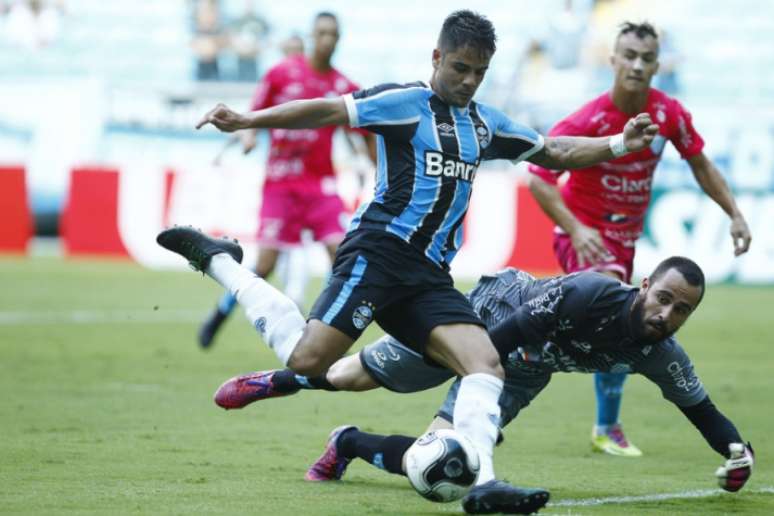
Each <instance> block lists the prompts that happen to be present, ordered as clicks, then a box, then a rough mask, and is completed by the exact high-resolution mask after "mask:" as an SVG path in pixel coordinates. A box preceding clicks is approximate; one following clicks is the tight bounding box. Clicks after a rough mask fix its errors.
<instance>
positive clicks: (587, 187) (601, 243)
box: [529, 22, 750, 457]
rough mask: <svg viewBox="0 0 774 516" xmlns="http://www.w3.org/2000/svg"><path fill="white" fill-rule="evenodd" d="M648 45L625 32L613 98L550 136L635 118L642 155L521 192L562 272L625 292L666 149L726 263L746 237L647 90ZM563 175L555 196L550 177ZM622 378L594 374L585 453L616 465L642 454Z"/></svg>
mask: <svg viewBox="0 0 774 516" xmlns="http://www.w3.org/2000/svg"><path fill="white" fill-rule="evenodd" d="M658 54H659V41H658V35H657V33H656V31H655V29H654V28H653V26H651V25H650V24H648V23H642V24H634V23H631V22H626V23H624V24H623V25H622V26H621V30H620V32H619V33H618V36H617V38H616V43H615V48H614V52H613V55H612V56H611V58H610V61H611V64H612V66H613V71H614V74H615V79H614V83H613V89H612V91H610V92H606V93H604V94H603V95H600V96H599V97H597V98H596V99H594V100H592V101H591V102H589V103H587V104H585V105H584V106H582V107H581V108H580V109H579V110H578V111H576V112H575V113H573V114H571V115H570V116H568V117H567V118H565V119H564V120H561V121H560V122H559V123H557V124H556V125H555V126H554V127H553V128H552V129H551V131H550V136H605V135H613V134H616V133H619V132H621V130H622V129H623V126H624V124H626V122H627V120H629V119H630V118H631V117H632V116H634V115H635V114H637V113H640V112H645V113H648V114H650V116H651V118H652V119H653V120H654V122H656V123H657V124H658V125H659V134H658V135H657V136H656V138H655V139H654V141H653V143H652V144H651V145H650V148H648V149H646V150H643V151H640V152H634V153H630V154H627V155H625V156H623V157H620V158H618V159H614V160H612V161H608V162H605V163H601V164H599V165H596V166H593V167H588V168H584V169H582V170H547V169H545V168H542V167H539V166H536V165H531V166H530V168H529V170H530V172H532V175H531V176H530V190H531V191H532V193H533V195H534V196H535V198H536V199H537V201H538V202H539V203H540V205H541V207H542V208H543V210H544V211H545V212H546V214H548V216H549V217H551V219H552V220H553V221H554V222H555V223H556V230H555V236H554V252H555V254H556V257H557V259H558V261H559V263H560V264H561V266H562V268H563V269H564V271H565V272H568V273H569V272H575V271H580V270H587V269H592V270H597V271H599V272H602V273H604V274H608V275H611V276H614V277H617V278H619V279H620V280H622V281H625V282H627V283H630V282H631V275H632V264H633V261H634V249H635V244H636V242H637V239H638V238H639V237H640V235H641V234H642V229H643V221H644V218H645V212H646V210H647V208H648V203H649V202H650V194H651V184H652V181H653V172H654V171H655V169H656V165H658V162H659V159H660V158H661V153H662V151H663V150H664V146H665V145H666V142H667V141H670V142H672V145H674V146H675V148H676V149H677V151H678V152H679V153H680V156H682V158H683V159H685V160H686V161H687V162H688V164H689V166H690V167H691V171H692V172H693V175H694V177H695V178H696V181H697V183H698V184H699V186H700V187H701V189H702V190H703V191H704V192H705V193H706V194H707V195H709V196H710V197H711V198H712V199H713V200H714V201H715V202H716V203H717V204H718V205H719V206H720V207H721V208H722V209H723V211H725V212H726V213H727V214H728V216H729V217H730V219H731V237H732V238H733V245H734V253H735V254H736V255H737V256H738V255H740V254H742V253H745V252H746V251H747V250H748V248H749V246H750V231H749V229H748V227H747V223H746V222H745V219H744V216H743V215H742V213H741V212H740V211H739V208H737V206H736V202H735V201H734V197H733V195H732V194H731V191H730V190H729V188H728V185H727V184H726V182H725V181H724V180H723V177H722V176H721V174H720V172H719V171H718V169H717V168H716V167H715V165H714V164H713V163H712V162H711V161H710V160H709V159H708V158H707V156H706V155H705V154H704V153H703V152H702V149H703V147H704V141H703V140H702V138H701V136H700V135H699V133H698V132H696V129H694V127H693V123H692V121H691V115H690V113H689V112H688V111H687V110H686V109H685V108H684V107H683V106H682V105H681V104H680V102H678V101H677V100H676V99H673V98H671V97H669V96H667V95H666V94H665V93H663V92H661V91H659V90H656V89H654V88H651V87H650V82H651V79H652V78H653V76H654V75H655V74H656V72H657V71H658V65H659V61H658ZM564 173H568V174H569V177H568V178H567V181H566V182H565V183H564V185H562V186H561V187H560V186H558V183H557V180H558V178H559V176H561V175H562V174H564ZM626 374H627V371H626V370H621V371H620V372H618V373H597V374H595V379H594V383H595V388H596V395H597V424H596V425H595V427H594V432H593V435H592V446H593V449H594V450H595V451H600V452H606V453H610V454H613V455H621V456H631V457H636V456H640V455H641V454H642V452H641V451H640V450H639V449H637V447H635V446H634V445H632V444H631V443H629V442H628V440H627V439H626V437H625V436H624V434H623V431H622V428H621V424H620V422H619V413H620V407H621V396H622V391H623V384H624V381H625V380H626Z"/></svg>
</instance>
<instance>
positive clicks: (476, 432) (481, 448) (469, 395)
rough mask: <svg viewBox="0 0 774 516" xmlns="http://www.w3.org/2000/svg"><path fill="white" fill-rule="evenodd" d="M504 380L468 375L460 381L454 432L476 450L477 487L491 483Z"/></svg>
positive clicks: (477, 374) (482, 374) (455, 408)
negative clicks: (478, 463)
mask: <svg viewBox="0 0 774 516" xmlns="http://www.w3.org/2000/svg"><path fill="white" fill-rule="evenodd" d="M502 391H503V381H502V380H501V379H499V378H497V377H496V376H493V375H491V374H486V373H475V374H469V375H467V376H464V377H463V378H462V381H461V382H460V389H459V392H458V393H457V401H456V402H455V403H454V416H453V417H454V429H455V430H457V431H458V432H459V433H461V434H462V435H464V436H465V437H467V438H468V439H470V441H471V442H472V443H473V446H475V447H476V451H478V459H479V462H480V464H481V469H480V470H479V474H478V479H477V480H476V485H481V484H485V483H487V482H489V481H490V480H493V479H494V478H495V475H494V460H493V458H492V455H493V454H494V446H495V442H496V441H497V433H498V429H499V428H498V427H499V424H500V405H499V403H498V401H499V399H500V394H501V393H502Z"/></svg>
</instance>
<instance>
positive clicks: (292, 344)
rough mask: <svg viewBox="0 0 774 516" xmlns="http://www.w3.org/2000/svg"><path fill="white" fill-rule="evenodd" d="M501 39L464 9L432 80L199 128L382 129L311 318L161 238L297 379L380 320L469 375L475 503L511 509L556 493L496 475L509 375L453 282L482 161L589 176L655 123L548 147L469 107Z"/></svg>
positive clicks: (189, 244)
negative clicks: (223, 295)
mask: <svg viewBox="0 0 774 516" xmlns="http://www.w3.org/2000/svg"><path fill="white" fill-rule="evenodd" d="M495 41H496V37H495V31H494V27H493V26H492V24H491V22H490V21H489V20H487V19H486V18H484V17H483V16H481V15H479V14H476V13H473V12H471V11H467V10H465V11H457V12H454V13H452V14H451V15H450V16H448V17H447V18H446V20H445V21H444V23H443V26H442V28H441V33H440V36H439V38H438V44H437V46H436V48H435V49H434V50H433V53H432V65H433V73H432V76H431V79H430V82H429V83H427V84H426V83H424V82H415V83H411V84H405V85H398V84H385V85H382V86H378V87H375V88H371V89H366V90H361V91H358V92H355V93H354V94H351V95H344V96H341V97H336V98H320V99H313V100H298V101H293V102H289V103H286V104H281V105H278V106H274V107H271V108H268V109H263V110H259V111H255V112H251V113H245V114H240V113H237V112H235V111H233V110H231V109H229V108H228V107H227V106H225V105H223V104H218V105H217V106H215V107H214V108H213V109H212V110H210V111H209V112H208V113H206V114H205V115H204V117H203V118H202V120H201V121H200V122H199V124H198V125H197V127H198V128H201V127H202V126H204V125H206V124H212V125H213V126H215V127H216V128H218V129H220V130H222V131H226V132H231V131H237V130H242V129H251V128H286V129H298V128H312V127H322V126H326V125H349V126H351V127H361V128H363V129H365V130H367V131H371V132H373V133H375V134H376V135H377V151H378V152H377V157H378V159H377V181H376V191H375V195H374V199H373V201H371V202H370V203H367V204H364V205H363V206H362V207H361V209H360V210H358V213H357V214H356V216H355V218H354V219H353V221H352V223H351V225H350V227H349V231H348V233H347V235H346V236H345V239H344V241H343V242H342V244H341V246H340V247H339V249H338V251H337V253H336V260H335V262H334V264H333V272H332V275H331V277H330V280H329V282H328V284H327V286H326V288H325V290H324V291H323V293H322V294H321V295H320V297H319V298H318V299H317V302H316V303H315V305H314V307H313V308H312V311H311V313H310V317H309V321H308V322H307V321H306V320H305V319H304V317H303V316H302V315H301V313H300V312H299V311H298V309H297V308H296V306H295V304H294V303H293V302H292V301H290V300H289V299H288V298H287V297H286V296H284V295H283V294H282V293H281V292H279V291H277V290H276V289H274V288H273V287H272V286H271V285H269V284H268V283H267V282H266V281H264V280H263V279H261V278H258V277H256V276H255V275H254V274H253V273H251V272H249V271H248V270H247V269H245V268H243V267H241V266H240V265H239V263H238V262H239V260H237V259H235V258H240V259H241V250H240V249H238V248H237V247H235V246H234V245H233V244H230V243H227V242H218V241H216V240H213V239H210V238H209V237H207V236H206V235H203V234H201V233H199V232H197V231H195V230H192V229H190V228H172V229H169V230H165V231H163V232H161V233H160V234H159V236H158V238H157V240H158V242H159V244H160V245H162V246H164V247H166V248H167V249H170V250H172V251H174V252H177V253H179V254H181V255H182V256H184V257H185V258H187V259H188V260H189V262H190V263H191V264H192V265H193V266H194V268H195V269H198V270H202V271H204V272H205V273H206V274H207V275H209V276H210V277H212V278H213V279H214V280H215V281H217V282H219V283H220V284H221V285H222V286H224V287H225V288H227V289H228V290H229V291H230V292H232V293H233V294H234V295H235V296H236V298H237V301H238V302H239V303H240V304H241V305H242V306H243V307H244V308H245V311H246V313H247V316H248V319H249V320H250V321H251V323H252V324H253V326H254V327H255V328H256V329H257V330H258V331H259V332H260V333H261V335H262V336H263V338H264V340H265V341H266V342H267V344H268V345H269V346H270V347H271V349H272V350H273V351H274V352H275V353H276V355H277V357H278V358H279V359H280V360H281V361H282V363H283V364H285V365H287V366H288V367H289V368H291V369H292V370H294V371H295V372H297V373H299V374H305V375H308V376H316V375H319V374H320V373H322V372H324V371H326V370H327V369H328V368H329V367H330V366H331V365H332V364H333V363H334V362H335V361H336V360H337V359H338V358H340V357H341V356H342V355H343V354H344V353H345V352H346V351H347V350H348V349H349V348H350V347H351V346H352V344H353V343H354V341H355V340H356V339H357V338H358V337H359V336H360V334H361V333H362V332H363V330H365V328H366V327H367V326H368V325H369V324H370V323H371V322H372V321H374V320H376V321H377V322H378V323H379V325H380V326H381V327H382V328H383V329H384V330H385V331H387V332H388V333H390V334H391V335H394V336H395V337H396V338H399V339H400V340H401V341H403V342H409V343H411V344H412V345H414V346H416V348H417V352H419V353H421V354H423V355H424V356H426V357H427V359H428V360H432V361H435V362H437V363H439V364H441V365H443V366H445V367H447V368H449V369H451V370H453V371H454V372H455V373H457V374H459V375H460V376H462V380H461V383H460V389H459V393H458V396H457V402H456V404H455V408H454V427H455V429H456V430H457V431H459V432H460V433H462V434H464V435H465V436H466V437H468V438H470V440H471V441H472V442H473V444H474V445H475V446H476V449H477V451H478V453H479V456H480V460H481V472H480V474H479V478H478V483H477V485H476V486H475V487H474V488H473V489H472V490H471V493H470V495H469V496H470V497H471V498H472V499H473V500H483V499H486V500H487V502H486V503H487V504H489V506H490V508H491V507H494V509H493V510H496V511H504V512H508V511H512V510H514V509H515V508H516V507H519V506H522V503H523V502H524V501H525V500H533V499H535V500H543V499H547V497H548V493H547V492H546V491H543V490H528V489H520V488H517V487H514V486H511V485H509V484H507V483H506V482H502V481H499V480H496V478H495V473H494V466H493V460H492V455H493V449H494V444H495V440H496V438H497V432H498V430H497V423H498V421H499V418H500V407H499V405H498V403H497V402H498V399H499V397H500V394H501V392H502V389H503V375H504V372H503V368H502V365H501V364H500V360H499V357H498V355H497V351H496V350H495V348H494V346H493V345H492V343H491V341H490V339H489V336H488V334H487V332H486V329H485V327H484V323H483V322H482V321H481V319H480V318H479V316H478V315H477V314H476V312H475V311H474V310H473V308H472V307H471V305H470V303H469V301H468V300H467V298H466V297H465V296H463V295H462V294H461V293H460V292H458V291H457V290H455V289H454V285H453V281H452V278H451V275H450V274H449V266H450V265H451V262H452V260H453V259H454V256H455V254H456V253H457V250H458V249H459V248H460V245H461V244H462V221H463V218H464V216H465V212H466V211H467V208H468V202H469V201H470V194H471V189H472V185H473V181H474V179H475V175H476V170H477V168H478V164H479V163H480V161H481V160H489V159H508V160H511V161H515V162H518V161H521V160H529V161H530V162H532V163H537V164H540V165H541V166H544V167H548V168H582V167H585V166H589V165H592V164H595V163H599V162H602V161H606V160H610V159H612V158H613V157H615V156H620V155H624V154H626V153H628V152H634V151H638V150H641V149H643V148H645V147H647V146H648V145H650V143H651V142H652V140H653V137H654V135H655V134H656V132H657V131H658V126H657V125H656V124H654V123H653V122H652V121H651V119H650V116H648V115H647V114H641V115H637V116H636V117H633V118H632V119H631V120H630V121H629V122H628V123H627V125H626V127H625V128H624V130H623V131H622V132H621V133H620V134H618V135H615V136H613V137H603V138H573V137H569V138H568V137H559V138H548V139H545V140H544V139H543V137H542V136H540V135H539V134H537V133H536V132H535V131H533V130H532V129H530V128H527V127H524V126H522V125H519V124H517V123H515V122H513V121H512V120H510V119H509V118H508V117H506V116H505V115H504V114H502V113H501V112H499V111H497V110H496V109H494V108H492V107H490V106H487V105H484V104H480V103H477V102H475V101H473V96H474V94H475V93H476V90H477V89H478V87H479V85H480V84H481V81H483V79H484V76H485V75H486V71H487V69H488V67H489V62H490V60H491V58H492V55H493V54H494V52H495ZM238 387H239V386H238V385H235V386H234V388H238ZM490 502H491V503H490ZM477 504H478V502H474V503H473V505H475V506H479V505H480V504H479V505H477ZM491 504H494V505H493V506H492V505H491ZM480 506H481V507H483V505H480Z"/></svg>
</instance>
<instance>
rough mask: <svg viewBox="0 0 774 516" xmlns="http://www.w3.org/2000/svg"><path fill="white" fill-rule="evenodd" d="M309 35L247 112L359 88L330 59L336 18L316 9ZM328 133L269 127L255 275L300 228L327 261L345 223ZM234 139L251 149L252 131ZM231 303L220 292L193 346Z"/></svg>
mask: <svg viewBox="0 0 774 516" xmlns="http://www.w3.org/2000/svg"><path fill="white" fill-rule="evenodd" d="M312 37H313V39H314V49H313V50H312V53H311V55H309V56H306V55H303V54H291V55H289V56H287V57H286V58H285V59H284V60H283V61H281V62H280V63H278V64H277V65H275V66H274V67H273V68H271V69H270V70H269V71H268V72H267V73H266V75H265V77H264V78H263V80H261V82H260V83H259V85H258V88H257V90H256V92H255V95H254V97H253V101H252V104H251V110H253V111H257V110H259V109H265V108H268V107H271V106H275V105H277V104H283V103H285V102H289V101H291V100H299V99H312V98H318V97H328V96H335V97H338V96H341V95H344V94H346V93H351V92H353V91H356V90H358V89H359V87H358V86H357V85H356V84H355V83H353V82H352V81H350V80H349V79H348V78H347V77H345V76H344V75H343V74H342V73H341V72H339V71H338V70H336V69H335V68H334V67H333V66H332V64H331V58H332V56H333V53H334V51H335V50H336V44H337V43H338V40H339V23H338V20H337V18H336V16H335V15H334V14H333V13H330V12H321V13H318V14H317V15H316V16H315V18H314V25H313V30H312ZM335 130H336V127H335V126H327V127H321V128H319V129H293V130H290V129H271V130H270V131H269V136H270V140H271V143H270V148H269V156H268V163H267V164H266V177H265V179H264V183H263V196H262V199H263V200H262V203H261V211H260V221H259V230H258V244H259V248H260V251H259V253H258V260H257V264H256V269H255V272H256V274H257V275H259V276H261V277H262V278H265V277H267V276H268V275H269V274H271V273H272V271H273V270H274V267H275V266H276V264H277V258H278V257H279V254H280V251H281V250H283V249H287V248H290V247H293V246H297V245H299V244H301V232H302V231H303V230H305V229H308V230H310V231H311V233H312V236H313V238H314V240H315V241H317V242H321V243H323V244H324V245H325V247H326V249H327V250H328V253H329V255H330V257H331V261H333V257H334V255H335V254H336V248H337V247H338V245H339V243H340V242H341V240H342V238H344V233H345V230H346V222H347V220H346V219H347V213H346V210H345V207H344V204H343V202H342V200H341V198H340V197H339V195H338V193H337V191H336V176H335V170H334V168H333V160H332V157H331V154H332V146H333V134H334V132H335ZM363 134H364V136H365V137H367V138H370V136H366V135H365V133H363ZM240 137H241V140H242V146H243V150H244V152H245V154H247V153H249V152H250V151H252V150H253V149H254V148H255V145H256V131H255V130H251V131H243V132H242V133H240ZM369 147H373V145H371V144H369ZM373 155H375V151H374V152H373ZM235 304H236V300H235V298H234V297H233V296H232V295H230V294H228V293H226V294H224V296H223V297H222V298H221V300H220V301H219V303H218V305H217V307H216V308H215V310H213V312H212V313H211V314H210V316H209V317H208V318H207V320H206V321H205V322H204V323H203V324H202V326H201V328H200V329H199V344H200V345H201V346H202V347H203V348H208V347H209V346H210V345H212V341H213V339H214V337H215V334H216V333H217V331H218V329H219V328H220V326H221V325H222V324H223V322H224V321H225V320H226V317H228V314H230V313H231V311H232V309H233V307H234V305H235Z"/></svg>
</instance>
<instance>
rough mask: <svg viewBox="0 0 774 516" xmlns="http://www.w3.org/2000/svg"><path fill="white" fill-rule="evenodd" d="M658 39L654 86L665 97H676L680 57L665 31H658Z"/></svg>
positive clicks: (678, 87)
mask: <svg viewBox="0 0 774 516" xmlns="http://www.w3.org/2000/svg"><path fill="white" fill-rule="evenodd" d="M658 39H659V42H660V47H661V48H660V51H659V55H658V61H659V63H660V65H659V67H658V73H657V74H656V76H655V77H654V78H653V79H654V83H655V84H654V86H655V87H656V88H658V89H660V90H661V91H663V92H664V93H666V94H667V95H677V94H678V93H679V92H680V78H679V76H678V68H679V65H680V61H682V56H681V55H680V53H679V52H678V51H677V47H675V43H674V39H673V38H672V35H671V34H670V33H669V32H668V31H666V30H661V31H659V35H658Z"/></svg>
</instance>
